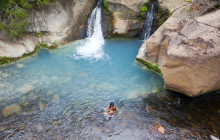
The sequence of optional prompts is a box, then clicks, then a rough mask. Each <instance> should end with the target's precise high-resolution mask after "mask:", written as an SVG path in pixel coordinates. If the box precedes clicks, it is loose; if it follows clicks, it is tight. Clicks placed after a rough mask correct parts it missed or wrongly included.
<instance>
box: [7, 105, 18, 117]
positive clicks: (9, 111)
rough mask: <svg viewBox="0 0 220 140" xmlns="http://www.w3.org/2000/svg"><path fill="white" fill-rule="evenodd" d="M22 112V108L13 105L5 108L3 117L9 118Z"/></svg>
mask: <svg viewBox="0 0 220 140" xmlns="http://www.w3.org/2000/svg"><path fill="white" fill-rule="evenodd" d="M20 111H21V107H20V106H19V105H18V104H12V105H9V106H6V107H5V108H4V110H3V116H4V117H8V116H10V115H12V114H14V113H16V114H18V113H19V112H20Z"/></svg>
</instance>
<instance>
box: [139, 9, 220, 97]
mask: <svg viewBox="0 0 220 140" xmlns="http://www.w3.org/2000/svg"><path fill="white" fill-rule="evenodd" d="M219 26H220V10H215V11H213V12H209V13H208V14H204V15H202V16H199V17H196V18H195V19H194V20H191V19H189V12H188V11H187V8H181V9H178V10H176V11H175V12H174V13H173V15H172V16H171V17H170V18H169V19H168V20H167V21H166V22H165V23H164V24H163V25H162V26H160V28H159V29H158V30H157V31H156V32H155V33H154V34H153V35H152V36H151V37H150V38H149V39H148V40H147V41H146V42H145V43H144V44H143V45H142V46H141V48H140V49H139V52H138V55H137V58H138V59H141V60H143V61H146V62H149V63H152V64H158V66H159V68H160V69H161V71H162V73H163V78H164V82H165V88H166V89H169V90H173V91H176V92H179V93H183V94H185V95H188V96H190V97H192V96H198V95H201V94H204V93H208V92H211V91H215V90H218V89H219V88H220V76H219V74H220V71H219V69H220V63H219V62H220V57H219V55H220V47H219V46H220V36H219V34H220V32H219V29H218V27H219Z"/></svg>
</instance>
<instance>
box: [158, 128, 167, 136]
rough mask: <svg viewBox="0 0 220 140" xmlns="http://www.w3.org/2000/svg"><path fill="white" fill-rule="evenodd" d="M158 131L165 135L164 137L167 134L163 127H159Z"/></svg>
mask: <svg viewBox="0 0 220 140" xmlns="http://www.w3.org/2000/svg"><path fill="white" fill-rule="evenodd" d="M157 131H158V132H160V133H161V134H163V135H164V134H165V132H166V131H165V129H164V128H163V127H162V126H160V127H158V128H157Z"/></svg>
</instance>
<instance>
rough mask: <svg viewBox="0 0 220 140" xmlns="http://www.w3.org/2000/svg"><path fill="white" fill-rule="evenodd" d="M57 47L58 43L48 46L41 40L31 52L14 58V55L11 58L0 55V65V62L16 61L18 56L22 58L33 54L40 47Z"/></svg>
mask: <svg viewBox="0 0 220 140" xmlns="http://www.w3.org/2000/svg"><path fill="white" fill-rule="evenodd" d="M57 47H58V45H56V44H54V45H51V46H49V45H48V44H47V43H45V42H41V43H39V44H38V45H36V47H35V49H34V51H33V52H30V53H26V54H24V55H23V56H21V57H17V58H16V57H12V58H11V57H7V56H3V57H0V65H1V64H7V63H11V62H13V61H16V60H18V59H20V58H24V57H27V56H30V55H33V54H35V53H36V52H37V51H38V50H39V49H40V48H47V49H55V48H57Z"/></svg>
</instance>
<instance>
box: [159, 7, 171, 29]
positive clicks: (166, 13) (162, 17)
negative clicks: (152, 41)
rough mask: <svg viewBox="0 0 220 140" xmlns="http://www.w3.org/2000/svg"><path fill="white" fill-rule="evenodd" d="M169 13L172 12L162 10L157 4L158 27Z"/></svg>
mask: <svg viewBox="0 0 220 140" xmlns="http://www.w3.org/2000/svg"><path fill="white" fill-rule="evenodd" d="M171 15H172V13H171V12H170V11H169V10H164V9H162V8H161V7H160V5H158V12H157V16H158V19H159V21H158V27H160V26H161V25H162V24H163V23H164V22H165V21H166V20H167V19H168V18H169V17H170V16H171Z"/></svg>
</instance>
